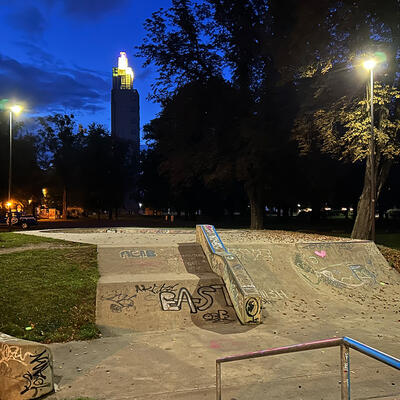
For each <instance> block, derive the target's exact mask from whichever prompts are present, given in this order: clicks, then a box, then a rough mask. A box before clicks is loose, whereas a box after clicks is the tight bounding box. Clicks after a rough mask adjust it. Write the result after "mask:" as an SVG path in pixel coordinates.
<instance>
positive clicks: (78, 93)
mask: <svg viewBox="0 0 400 400" xmlns="http://www.w3.org/2000/svg"><path fill="white" fill-rule="evenodd" d="M109 89H110V88H109V84H108V82H107V81H106V80H104V79H102V78H100V77H99V76H98V75H95V74H93V73H90V72H87V71H84V70H80V69H74V68H62V69H60V68H57V67H56V66H53V67H52V68H50V67H49V68H39V67H38V66H36V65H32V64H23V63H20V62H18V61H16V60H14V59H12V58H9V57H7V56H4V55H1V54H0V98H10V99H16V100H20V101H23V102H26V103H27V104H28V105H29V108H31V109H34V110H35V111H39V112H46V111H57V110H59V111H60V110H64V109H68V110H77V111H90V112H95V111H99V110H102V109H104V108H105V107H108V104H107V100H108V96H109Z"/></svg>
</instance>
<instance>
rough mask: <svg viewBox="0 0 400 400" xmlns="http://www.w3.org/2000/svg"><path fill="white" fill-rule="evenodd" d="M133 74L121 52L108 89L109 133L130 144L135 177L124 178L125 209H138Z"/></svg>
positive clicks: (136, 98)
mask: <svg viewBox="0 0 400 400" xmlns="http://www.w3.org/2000/svg"><path fill="white" fill-rule="evenodd" d="M133 78H134V74H133V71H132V68H131V67H129V66H128V59H127V57H126V53H125V52H123V51H121V52H120V56H119V58H118V67H115V68H113V84H112V90H111V135H112V137H113V138H114V139H116V140H117V141H119V142H125V143H126V145H127V146H129V149H130V154H129V156H130V157H131V159H132V161H133V164H134V167H135V170H136V176H135V177H134V178H133V179H132V180H131V181H127V182H126V184H125V185H124V186H125V189H124V208H125V209H126V210H128V211H133V210H135V209H137V201H136V200H135V198H136V195H135V192H136V190H137V188H136V181H137V175H138V167H139V153H140V126H139V93H138V91H137V90H136V89H134V88H133Z"/></svg>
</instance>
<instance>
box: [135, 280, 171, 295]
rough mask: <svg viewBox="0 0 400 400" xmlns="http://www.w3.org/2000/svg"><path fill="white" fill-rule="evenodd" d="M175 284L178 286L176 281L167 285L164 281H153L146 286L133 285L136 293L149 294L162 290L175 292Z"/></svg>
mask: <svg viewBox="0 0 400 400" xmlns="http://www.w3.org/2000/svg"><path fill="white" fill-rule="evenodd" d="M176 286H178V284H177V283H175V284H174V285H167V284H166V283H163V284H162V285H160V286H159V285H157V284H156V283H153V284H152V285H150V286H146V285H143V284H142V285H135V290H136V293H141V292H144V293H150V294H159V293H162V292H175V290H177V289H176Z"/></svg>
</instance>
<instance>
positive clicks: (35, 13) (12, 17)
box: [7, 5, 46, 37]
mask: <svg viewBox="0 0 400 400" xmlns="http://www.w3.org/2000/svg"><path fill="white" fill-rule="evenodd" d="M7 21H8V24H9V25H10V26H11V27H12V28H14V29H17V30H20V31H23V32H24V33H25V34H27V35H29V36H32V35H33V36H36V37H39V36H41V35H42V34H43V31H44V30H45V27H46V20H45V18H44V17H43V15H42V13H41V12H40V10H39V9H38V8H36V7H35V6H32V5H27V6H25V7H23V8H22V9H21V10H19V11H17V12H15V13H11V14H9V15H8V17H7Z"/></svg>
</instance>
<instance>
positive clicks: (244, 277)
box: [231, 264, 255, 288]
mask: <svg viewBox="0 0 400 400" xmlns="http://www.w3.org/2000/svg"><path fill="white" fill-rule="evenodd" d="M231 268H232V271H233V272H234V273H235V277H236V280H237V281H238V282H239V285H240V286H241V287H242V288H255V286H254V283H253V281H252V280H251V278H250V275H249V274H248V272H247V271H246V270H245V269H244V268H243V266H242V265H241V264H236V265H233V266H231Z"/></svg>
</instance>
